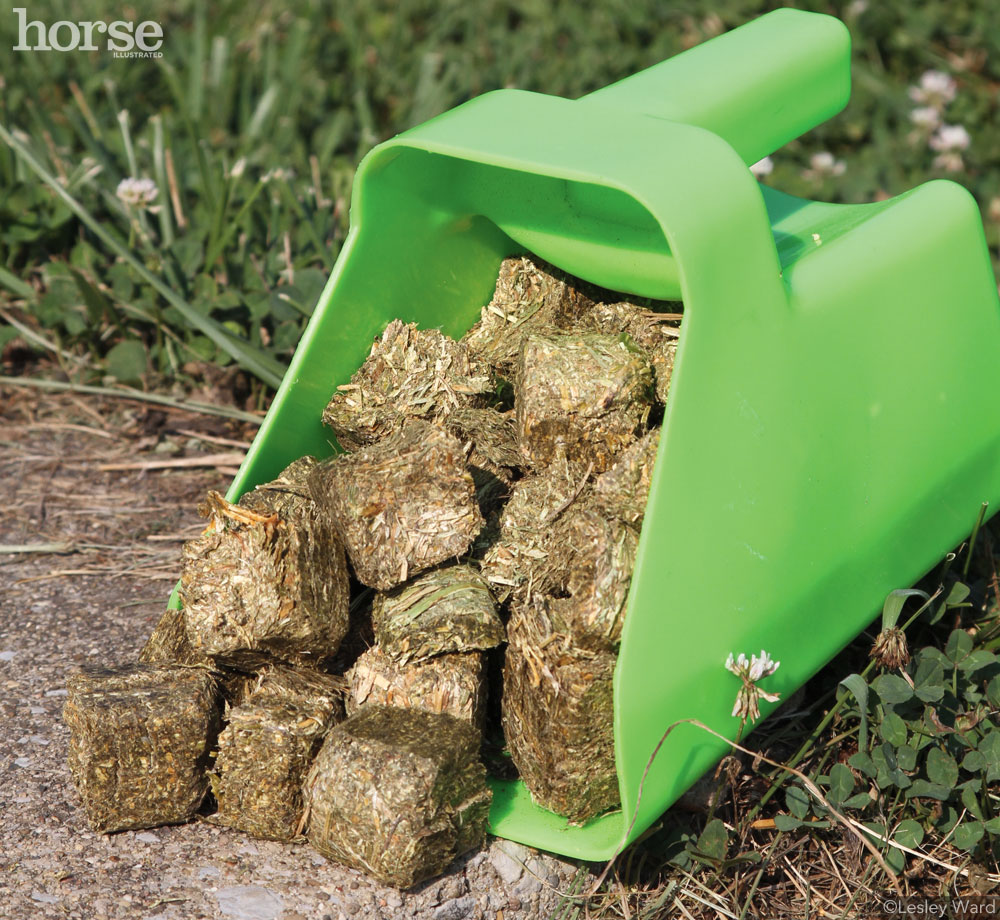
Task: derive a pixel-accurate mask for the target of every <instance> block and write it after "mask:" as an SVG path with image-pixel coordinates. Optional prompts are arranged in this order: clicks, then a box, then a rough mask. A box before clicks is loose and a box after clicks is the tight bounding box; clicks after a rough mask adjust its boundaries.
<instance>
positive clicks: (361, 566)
mask: <svg viewBox="0 0 1000 920" xmlns="http://www.w3.org/2000/svg"><path fill="white" fill-rule="evenodd" d="M310 486H311V488H312V494H313V497H314V498H315V499H316V501H317V503H318V504H320V505H321V506H322V508H323V510H324V512H325V513H326V514H327V515H328V516H329V518H330V520H331V521H332V523H333V525H334V527H335V528H336V530H337V533H338V534H339V535H340V537H341V538H342V539H343V541H344V544H345V546H346V547H347V553H348V556H349V557H350V560H351V564H352V565H353V566H354V573H355V575H356V576H357V578H358V580H359V581H361V582H362V583H363V584H365V585H369V586H370V587H373V588H378V589H379V590H380V591H386V590H388V589H389V588H393V587H395V586H396V585H398V584H401V583H402V582H404V581H406V580H407V579H408V578H410V577H411V576H412V575H415V574H416V573H418V572H422V571H423V570H424V569H428V568H430V567H431V566H434V565H437V564H438V563H440V562H444V561H445V560H446V559H450V558H454V557H457V556H460V555H461V554H462V553H464V552H465V551H466V550H467V549H468V548H469V546H470V545H471V543H472V541H473V539H474V538H475V536H476V535H477V534H478V533H479V531H480V529H481V528H482V526H483V516H482V514H481V513H480V511H479V508H478V506H477V504H476V491H475V485H474V483H473V480H472V476H471V475H470V474H469V472H468V470H467V469H466V466H465V454H464V451H463V449H462V444H461V443H460V442H459V440H458V439H457V438H456V437H455V436H454V435H452V434H449V433H448V432H447V431H445V430H444V429H443V428H440V427H438V426H437V425H431V424H429V423H427V422H422V421H411V422H408V423H407V424H406V425H405V426H404V427H403V428H402V429H401V430H400V431H399V432H398V433H397V434H395V435H393V436H392V437H390V438H386V439H385V440H384V441H382V442H380V443H379V444H377V445H373V446H371V447H365V448H362V449H360V450H358V451H356V452H355V453H353V454H341V455H340V456H338V457H334V458H332V459H330V460H328V461H325V462H323V463H320V464H319V465H317V467H316V469H315V470H314V471H313V473H312V475H311V477H310Z"/></svg>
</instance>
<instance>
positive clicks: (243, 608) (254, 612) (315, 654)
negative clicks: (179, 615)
mask: <svg viewBox="0 0 1000 920" xmlns="http://www.w3.org/2000/svg"><path fill="white" fill-rule="evenodd" d="M254 494H255V496H256V498H255V499H254V501H259V502H260V504H258V507H261V508H264V510H261V511H258V510H254V509H252V508H249V507H244V506H242V505H233V504H230V503H229V502H227V501H226V500H225V499H224V498H222V496H221V495H219V494H218V493H217V492H210V493H209V497H208V502H207V503H206V505H207V507H206V508H205V512H206V513H207V515H208V516H209V518H210V522H209V525H208V527H207V529H206V530H205V532H204V533H203V534H202V535H201V536H200V537H197V538H196V539H194V540H189V541H188V542H187V543H186V544H185V545H184V550H183V561H184V568H183V571H182V574H181V587H180V598H181V603H182V605H183V608H184V618H185V623H186V626H187V633H188V637H189V639H190V641H191V645H192V647H193V648H194V650H195V652H196V653H198V654H202V655H210V656H212V657H213V658H216V659H218V660H220V661H222V662H224V663H227V664H234V665H240V666H245V667H250V668H256V667H258V666H259V665H260V664H261V663H262V662H263V661H265V660H267V658H268V657H269V656H273V657H275V658H278V659H281V660H284V661H289V662H291V663H294V664H313V665H314V664H318V663H319V662H321V661H322V660H324V659H326V658H329V657H330V656H332V655H333V654H334V653H335V652H336V651H337V647H338V645H339V644H340V640H341V639H342V638H343V636H344V634H345V633H346V631H347V625H348V594H349V582H348V574H347V562H346V558H345V555H344V548H343V545H342V544H341V542H340V540H339V538H338V537H337V535H336V533H335V531H334V529H333V527H332V525H331V523H330V522H329V521H328V520H327V518H326V516H325V515H323V514H320V513H319V509H318V508H317V507H316V505H315V503H314V502H312V501H311V499H307V498H303V497H301V496H292V497H291V498H292V499H293V500H290V498H289V494H288V493H283V492H280V491H277V490H274V491H272V492H270V493H268V492H267V491H266V490H261V491H258V492H256V493H254ZM268 494H270V495H271V496H272V497H273V498H274V499H275V501H277V502H280V503H281V504H282V505H283V507H282V511H281V513H278V512H277V511H274V510H271V508H270V507H266V499H267V496H268ZM282 515H284V516H282Z"/></svg>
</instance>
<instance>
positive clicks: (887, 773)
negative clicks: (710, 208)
mask: <svg viewBox="0 0 1000 920" xmlns="http://www.w3.org/2000/svg"><path fill="white" fill-rule="evenodd" d="M775 5H776V4H774V3H769V2H764V0H719V2H715V3H711V4H709V3H706V2H700V0H699V2H694V0H686V2H684V0H682V2H678V3H673V4H670V5H669V6H668V5H666V4H664V3H662V2H653V0H640V2H635V0H633V2H625V0H606V2H603V3H600V4H587V5H581V4H573V3H570V2H568V0H556V2H551V3H544V4H543V3H541V2H535V0H479V2H475V3H469V2H459V0H443V2H436V3H430V2H428V0H399V2H393V3H390V2H388V0H373V2H370V3H366V4H364V5H361V4H357V3H346V2H332V3H326V4H321V3H320V2H319V0H304V2H299V3H295V4H288V3H280V4H279V3H277V2H273V0H262V2H261V3H259V4H258V5H257V6H255V7H254V14H253V15H252V16H248V15H247V14H246V7H245V5H243V4H238V3H236V2H233V0H222V2H219V3H214V4H212V5H211V7H209V5H208V4H207V2H203V0H181V2H178V3H175V4H171V5H170V7H169V11H168V12H158V13H157V14H156V15H157V16H160V17H162V19H161V20H160V21H161V24H162V27H163V30H164V35H165V42H164V46H163V57H162V59H157V60H121V59H115V58H112V57H111V56H110V55H108V54H105V53H85V52H67V53H55V52H49V53H11V56H10V57H9V61H10V63H9V65H8V66H7V67H6V68H5V69H4V73H3V75H2V77H0V83H2V89H3V92H2V93H0V188H2V189H3V194H2V195H0V354H2V364H3V372H4V373H5V374H11V375H17V374H22V375H23V374H27V373H31V374H32V375H34V376H35V377H39V376H42V377H49V378H52V379H51V381H50V382H51V384H52V385H54V386H65V385H68V384H73V385H77V386H90V387H96V388H98V389H100V388H101V387H106V386H108V385H113V386H115V387H120V385H123V384H124V385H128V387H129V388H130V389H129V390H128V392H130V393H135V392H136V391H137V390H142V391H146V392H147V394H148V396H149V397H150V398H153V399H156V398H159V397H158V396H157V394H158V393H160V392H161V391H162V390H164V389H165V388H167V387H168V385H169V386H170V387H173V386H174V385H175V384H176V383H177V382H178V381H180V382H181V384H182V385H190V384H193V383H194V382H196V381H197V380H199V379H200V378H201V377H202V376H204V374H205V369H206V368H207V367H212V366H220V365H221V366H226V367H231V368H233V369H234V373H235V374H237V375H239V376H242V380H243V383H242V384H241V386H242V387H243V388H244V390H245V391H246V392H247V393H248V394H249V395H248V400H249V405H250V406H251V407H260V406H263V405H266V403H267V400H268V399H269V397H270V395H271V394H272V393H273V390H274V387H275V386H276V384H277V382H278V381H279V380H280V379H281V376H282V373H283V369H284V367H285V365H286V364H287V361H288V359H289V358H290V355H291V353H292V351H293V350H294V347H295V344H296V342H297V341H298V338H299V336H300V334H301V331H302V328H303V326H304V323H305V322H306V320H307V319H308V317H309V315H310V313H311V312H312V310H313V308H314V306H315V303H316V300H317V298H318V296H319V293H320V291H321V289H322V286H323V284H324V282H325V279H326V276H327V274H328V273H329V271H330V269H331V267H332V266H333V264H334V262H335V260H336V258H337V255H338V252H339V249H340V246H341V244H342V242H343V240H344V237H345V235H346V232H347V223H348V210H349V201H350V192H351V181H352V177H353V174H354V170H355V168H356V166H357V163H358V162H359V160H360V158H361V157H362V156H363V155H364V154H365V153H366V152H367V151H368V150H369V149H371V147H373V146H374V145H375V144H377V143H378V142H379V141H381V140H384V139H385V138H387V137H389V136H391V135H393V134H395V133H397V132H398V131H401V130H404V129H405V128H407V127H409V126H411V125H414V124H417V123H420V122H421V121H424V120H425V119H427V118H430V117H432V116H434V115H436V114H438V113H440V112H442V111H445V110H447V109H449V108H451V107H453V106H455V105H457V104H459V103H461V102H463V101H465V100H466V99H468V98H471V97H472V96H475V95H477V94H479V93H481V92H485V91H487V90H490V89H494V88H498V87H502V86H517V87H519V88H522V89H530V90H536V91H541V92H547V93H552V94H558V95H565V96H571V97H576V96H579V95H581V94H583V93H586V92H588V91H590V90H593V89H597V88H599V87H601V86H603V85H606V84H607V83H609V82H611V81H613V80H615V79H618V78H621V77H623V76H626V75H628V74H630V73H633V72H635V71H637V70H639V69H641V68H643V67H645V66H649V65H651V64H653V63H656V62H658V61H660V60H663V59H665V58H667V57H669V56H671V55H673V54H675V53H677V52H679V51H681V50H683V49H684V48H686V47H690V46H692V45H694V44H696V43H698V42H700V41H703V40H705V39H706V38H710V37H712V36H713V35H715V34H718V33H720V32H722V31H724V30H726V29H729V28H732V27H734V26H736V25H739V24H740V23H742V22H744V21H746V20H748V19H750V18H753V17H755V16H757V15H759V14H761V13H763V12H766V11H767V10H769V9H771V8H772V7H773V6H775ZM796 5H797V6H799V7H800V8H803V9H812V10H817V11H820V12H829V13H833V14H835V15H838V16H840V18H842V19H843V20H844V21H845V22H846V23H847V24H848V26H849V27H850V29H851V32H852V36H853V40H854V57H853V64H852V73H853V84H854V89H853V96H852V100H851V103H850V105H849V106H848V108H847V110H846V111H845V112H844V113H842V114H841V115H839V116H837V117H836V118H834V119H832V120H831V121H830V122H828V123H826V124H824V125H822V126H820V127H818V128H816V129H815V130H814V131H812V132H810V133H809V134H808V135H806V136H804V137H803V138H801V139H799V140H797V141H794V142H792V143H790V144H788V145H787V146H786V147H785V148H783V149H782V150H781V151H778V152H777V153H775V154H774V156H773V164H774V167H773V171H772V172H771V173H770V175H768V176H767V177H766V178H765V179H764V181H766V182H769V183H772V184H774V185H775V186H776V187H779V188H781V189H783V190H785V191H788V192H790V193H792V194H797V195H802V196H805V197H810V198H822V199H827V200H832V201H871V200H874V199H877V198H882V197H885V196H890V195H896V194H899V193H901V192H903V191H905V190H906V189H908V188H911V187H912V186H914V185H916V184H918V183H920V182H923V181H926V180H927V179H930V178H933V177H939V176H944V177H948V178H954V179H957V180H958V181H959V182H961V183H962V184H963V185H965V186H966V187H967V188H969V189H970V191H972V193H973V194H974V196H975V197H976V199H977V201H978V202H979V205H980V207H981V210H982V213H983V218H984V224H985V226H986V231H987V240H988V242H989V244H990V247H991V251H992V252H993V253H994V254H995V252H996V249H997V246H998V244H1000V235H998V228H1000V163H997V162H996V160H995V157H994V153H993V152H994V151H995V150H996V149H998V148H1000V127H998V125H1000V119H998V118H997V117H996V116H997V104H998V103H997V100H998V99H1000V92H998V91H1000V6H998V5H997V4H995V3H994V2H992V0H975V2H969V3H964V4H954V3H951V2H948V0H928V2H925V3H922V4H920V5H918V6H914V5H912V4H908V3H904V2H903V0H886V2H879V3H876V2H874V0H869V2H868V3H865V2H864V0H853V2H831V3H817V2H801V3H798V4H796ZM29 9H30V15H31V16H32V17H34V18H39V19H42V20H45V21H50V22H51V21H55V20H57V19H71V20H75V21H81V20H95V19H105V20H106V19H108V18H110V17H111V16H112V14H115V15H117V7H115V8H114V9H112V7H109V6H107V5H106V4H104V3H99V2H96V0H64V2H50V3H47V4H46V3H39V4H35V5H33V6H31V7H30V8H29ZM14 28H15V19H14V17H13V16H11V15H9V14H4V15H2V16H0V45H3V44H9V45H12V44H13V43H14V41H15V40H16V39H15V36H14V34H13V31H12V30H13V29H14ZM927 71H941V72H944V73H946V74H948V75H949V76H950V78H951V79H953V80H954V98H953V99H950V100H947V101H946V100H943V99H942V100H940V101H939V102H938V107H939V109H940V110H941V118H942V121H943V122H944V123H945V124H949V125H956V126H958V125H960V126H964V127H965V128H966V129H967V131H968V134H969V136H970V143H969V145H968V146H967V148H964V149H952V150H951V151H948V150H942V149H934V148H935V146H937V147H939V148H940V147H941V146H942V144H941V136H940V135H939V136H938V137H937V139H935V134H934V131H933V130H932V129H929V128H923V127H921V126H920V125H918V124H916V123H915V122H914V121H913V111H914V109H915V108H917V107H919V106H921V104H922V103H921V102H919V101H918V100H916V99H914V98H913V96H914V88H919V85H920V80H921V75H922V74H924V73H925V72H927ZM918 94H919V93H918ZM945 95H946V96H947V95H950V93H949V92H946V93H945ZM923 105H924V107H927V106H926V100H925V102H924V104H923ZM817 154H819V155H820V156H819V157H818V158H817V156H816V155H817ZM141 177H147V178H150V179H152V180H153V181H154V182H155V184H156V186H157V189H158V193H157V196H156V198H155V199H154V200H153V202H152V203H151V206H150V207H144V206H141V205H130V204H128V203H126V202H125V201H123V200H122V198H121V197H119V195H118V194H116V192H117V190H118V188H119V183H121V182H122V180H127V179H133V178H141ZM163 398H170V397H163ZM995 545H996V537H995V530H994V529H991V527H990V526H989V525H988V526H987V527H985V528H984V529H983V530H982V531H981V532H980V533H979V534H978V535H977V538H976V540H975V541H974V548H973V549H968V548H967V549H966V550H965V551H963V553H961V554H959V555H957V556H956V557H955V559H953V560H951V561H950V562H949V563H948V564H946V566H945V568H944V569H943V570H942V571H941V572H938V573H936V575H935V576H934V578H932V579H931V580H930V581H928V583H927V584H925V585H924V586H923V588H924V590H925V595H927V596H929V597H932V598H933V600H929V601H926V602H924V603H921V602H922V601H923V598H917V597H915V596H912V595H911V596H903V595H896V596H895V597H894V598H890V599H889V601H888V602H887V603H888V606H887V613H886V620H885V623H886V626H887V628H889V629H891V628H893V627H894V626H898V622H900V621H901V622H903V623H904V626H905V634H906V637H907V639H908V641H909V645H910V647H911V649H912V660H911V662H910V663H909V664H907V665H902V666H899V667H889V668H884V667H881V666H879V665H877V664H876V663H874V662H872V661H871V660H870V658H869V650H870V648H871V646H872V644H873V642H874V640H875V634H874V632H873V633H871V634H866V635H864V636H862V637H860V638H859V639H858V641H857V642H855V643H853V644H852V645H851V646H850V647H849V648H847V649H846V650H845V651H844V652H843V653H842V654H841V655H840V656H839V657H838V658H837V659H836V660H835V661H833V662H832V663H831V664H830V665H829V666H828V667H827V668H825V669H824V670H823V671H822V672H821V673H820V674H819V675H818V676H817V677H816V678H814V679H813V680H812V681H811V682H810V683H809V684H808V685H807V686H806V687H805V688H804V690H803V691H802V692H801V693H800V694H799V695H797V696H796V698H795V699H793V700H790V701H788V703H786V705H785V706H784V707H783V709H782V710H780V711H779V713H778V714H776V715H775V716H773V717H772V718H770V719H769V720H767V722H765V723H764V724H763V726H762V727H761V729H760V730H758V731H757V732H755V734H754V735H753V736H752V737H751V738H750V739H749V741H748V742H747V743H746V747H747V749H748V750H752V751H753V752H756V753H753V754H747V753H744V752H742V751H739V750H734V752H733V755H732V756H731V757H730V758H727V759H726V760H725V761H723V763H722V764H721V765H720V767H719V770H718V771H717V773H716V775H715V777H714V778H710V780H709V781H708V783H707V786H706V788H705V789H703V790H702V794H701V797H700V798H698V797H695V798H693V799H692V800H691V801H690V802H689V803H688V805H687V807H688V808H689V809H693V810H692V811H686V812H685V811H683V810H682V808H674V809H672V810H671V812H669V813H668V814H667V815H666V816H665V817H664V819H663V821H662V822H661V824H660V825H659V826H657V827H655V828H654V829H652V830H651V831H650V833H648V834H647V835H646V837H645V838H644V839H643V840H642V842H641V843H640V844H638V845H636V846H634V847H632V848H630V849H629V850H628V851H627V852H626V853H624V854H623V855H622V856H621V857H620V858H619V859H618V860H617V861H616V862H615V863H614V865H613V866H611V867H610V868H609V871H608V874H607V876H606V878H605V879H604V881H603V882H602V884H601V885H600V887H599V889H598V890H597V891H596V892H592V893H591V894H589V895H587V893H586V891H585V890H584V880H583V878H582V876H581V879H580V884H579V885H578V886H575V888H574V890H571V891H567V892H565V897H564V901H563V906H562V909H561V913H560V914H559V916H561V917H565V918H577V917H583V916H590V917H619V916H620V917H623V918H632V917H640V916H641V917H659V916H664V917H666V916H670V917H673V916H678V917H683V916H692V917H738V918H743V917H757V916H761V917H778V916H789V917H793V916H794V917H805V916H841V915H850V914H851V912H852V911H856V910H860V909H861V908H862V907H863V906H864V905H868V904H871V903H874V900H875V899H876V898H877V897H878V896H879V895H880V894H881V893H884V892H886V891H888V890H890V889H891V887H892V875H894V876H895V877H896V879H897V883H898V884H899V885H900V886H901V888H902V889H903V890H905V891H906V892H907V893H912V894H922V895H927V896H939V895H942V894H945V893H948V892H953V893H961V892H966V893H969V892H980V893H983V892H988V891H993V890H994V886H995V885H996V884H997V883H998V881H1000V870H998V867H997V865H996V859H997V849H996V844H995V841H996V840H997V839H998V836H997V835H998V831H1000V823H998V822H1000V809H998V807H997V797H996V793H995V788H996V781H997V779H1000V731H998V729H997V727H996V725H997V720H996V715H995V713H996V710H997V708H998V706H1000V676H998V675H1000V661H998V659H997V650H998V648H1000V588H998V584H997V574H996V573H997V570H998V562H1000V560H998V559H997V558H996V555H995V553H994V546H995ZM939 589H940V590H939ZM904 603H905V606H904ZM894 617H895V620H894ZM931 713H933V714H931ZM665 743H669V739H668V740H667V742H665ZM973 755H975V756H973ZM765 758H766V759H765ZM793 771H798V773H796V772H793ZM914 789H916V792H914ZM682 807H683V806H682ZM863 841H867V844H865V843H864V842H863ZM866 846H868V847H871V848H873V849H874V850H875V851H877V853H878V854H879V859H875V858H873V857H872V855H871V852H870V850H869V849H866ZM880 860H881V861H882V863H884V867H883V866H882V865H880ZM886 870H888V872H887V871H886ZM890 873H891V875H890Z"/></svg>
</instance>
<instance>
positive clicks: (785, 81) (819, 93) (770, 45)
mask: <svg viewBox="0 0 1000 920" xmlns="http://www.w3.org/2000/svg"><path fill="white" fill-rule="evenodd" d="M850 92H851V38H850V33H849V32H848V31H847V27H846V26H845V25H844V24H843V23H842V22H840V20H838V19H835V18H834V17H832V16H826V15H823V14H821V13H805V12H802V11H800V10H790V9H781V10H775V11H774V12H772V13H768V14H767V15H766V16H761V17H760V18H759V19H755V20H754V21H753V22H750V23H747V24H746V25H743V26H740V27H739V28H738V29H733V30H732V31H731V32H727V33H725V34H724V35H720V36H718V37H717V38H713V39H711V40H710V41H707V42H704V43H703V44H701V45H697V46H696V47H694V48H691V49H689V50H688V51H685V52H684V53H683V54H678V55H676V56H675V57H672V58H670V59H669V60H667V61H664V62H663V63H661V64H656V65H654V66H653V67H649V68H647V69H646V70H643V71H640V72H639V73H637V74H635V75H633V76H631V77H626V78H625V79H624V80H619V81H618V82H617V83H612V84H611V85H610V86H606V87H604V88H603V89H599V90H597V91H596V92H593V93H590V94H589V95H587V96H584V97H583V98H581V99H579V100H577V101H578V102H579V103H580V104H581V105H582V104H586V105H595V106H596V105H600V106H605V107H607V106H610V107H613V108H616V109H618V110H619V111H630V112H637V113H642V114H645V115H651V116H653V117H654V118H664V119H668V120H670V121H679V122H685V123H687V124H690V125H697V126H699V127H702V128H707V129H708V130H709V131H712V132H714V133H715V134H717V135H719V136H720V137H722V138H723V139H724V140H726V141H727V142H728V143H729V144H730V145H731V146H732V147H733V148H734V149H735V150H736V152H737V153H739V154H740V156H741V157H742V158H743V160H744V162H745V163H747V164H748V165H749V164H752V163H755V162H757V160H759V159H761V158H762V157H765V156H767V155H768V154H769V153H772V152H774V151H775V150H777V149H778V148H779V147H781V146H782V145H783V144H785V143H787V142H788V141H790V140H792V139H793V138H796V137H798V136H799V135H800V134H803V133H804V132H806V131H808V130H809V129H810V128H814V127H815V126H816V125H818V124H820V123H821V122H823V121H825V120H826V119H828V118H830V117H831V116H833V115H835V114H836V113H837V112H839V111H840V110H841V109H842V108H843V107H844V106H845V105H846V104H847V100H848V97H849V96H850Z"/></svg>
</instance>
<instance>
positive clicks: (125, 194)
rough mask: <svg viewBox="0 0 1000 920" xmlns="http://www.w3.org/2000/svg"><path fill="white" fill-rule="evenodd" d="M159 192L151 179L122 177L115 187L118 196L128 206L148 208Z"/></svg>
mask: <svg viewBox="0 0 1000 920" xmlns="http://www.w3.org/2000/svg"><path fill="white" fill-rule="evenodd" d="M158 193H159V189H158V188H157V187H156V183H155V182H154V181H153V180H152V179H131V178H130V179H122V181H121V182H119V183H118V188H117V189H115V194H116V195H117V196H118V198H119V199H120V200H121V201H122V202H123V203H124V204H126V205H128V206H129V207H134V208H148V207H149V206H150V205H151V204H152V203H153V200H154V199H155V198H156V196H157V194H158Z"/></svg>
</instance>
